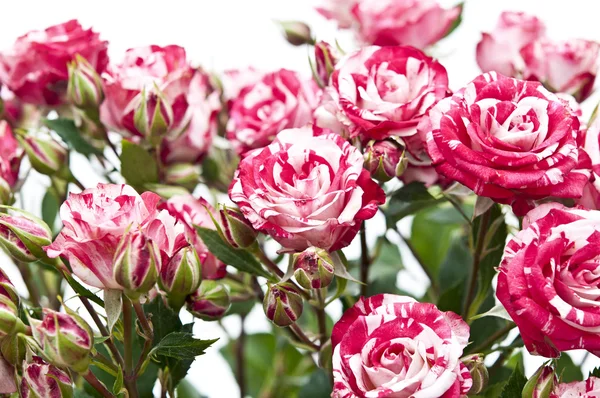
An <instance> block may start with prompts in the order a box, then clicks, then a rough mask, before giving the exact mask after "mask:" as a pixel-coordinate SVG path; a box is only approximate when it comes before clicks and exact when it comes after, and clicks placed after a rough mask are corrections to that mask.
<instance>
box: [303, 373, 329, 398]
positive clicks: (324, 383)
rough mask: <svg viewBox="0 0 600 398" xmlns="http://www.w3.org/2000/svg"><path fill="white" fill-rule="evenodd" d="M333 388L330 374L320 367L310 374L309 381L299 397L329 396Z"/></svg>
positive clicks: (319, 397)
mask: <svg viewBox="0 0 600 398" xmlns="http://www.w3.org/2000/svg"><path fill="white" fill-rule="evenodd" d="M331 389H332V386H331V383H330V382H329V376H328V375H327V373H325V371H324V370H323V369H318V370H316V371H315V372H313V374H312V375H310V379H308V383H306V384H305V385H304V386H303V387H302V389H301V390H300V393H299V394H298V398H329V397H330V396H331Z"/></svg>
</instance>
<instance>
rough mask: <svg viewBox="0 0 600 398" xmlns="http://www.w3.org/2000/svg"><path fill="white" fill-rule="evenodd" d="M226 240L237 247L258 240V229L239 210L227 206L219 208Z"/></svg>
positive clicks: (248, 244)
mask: <svg viewBox="0 0 600 398" xmlns="http://www.w3.org/2000/svg"><path fill="white" fill-rule="evenodd" d="M219 216H220V219H221V225H222V227H223V234H224V238H225V240H226V241H227V242H228V243H229V244H230V245H231V246H233V247H235V248H240V247H242V248H245V247H248V246H250V245H251V244H253V243H254V242H255V241H256V234H257V233H256V231H255V230H254V228H253V227H252V224H250V222H249V221H248V220H246V217H244V215H243V214H242V213H241V212H239V211H238V210H235V209H232V208H230V207H227V206H224V205H223V206H221V207H220V209H219Z"/></svg>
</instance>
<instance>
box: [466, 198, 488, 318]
mask: <svg viewBox="0 0 600 398" xmlns="http://www.w3.org/2000/svg"><path fill="white" fill-rule="evenodd" d="M491 217H492V212H491V209H490V210H488V211H486V212H485V213H483V215H482V216H481V222H480V223H479V231H478V232H477V243H476V246H475V252H474V253H473V266H472V267H471V277H470V281H469V290H468V291H467V299H466V300H465V307H464V309H463V318H464V319H467V317H468V315H469V309H470V307H471V303H472V302H473V299H474V298H475V289H476V288H477V274H479V265H480V264H481V260H482V258H481V257H482V255H481V253H482V252H483V249H484V247H483V246H484V242H485V235H486V233H487V229H488V225H489V223H490V218H491Z"/></svg>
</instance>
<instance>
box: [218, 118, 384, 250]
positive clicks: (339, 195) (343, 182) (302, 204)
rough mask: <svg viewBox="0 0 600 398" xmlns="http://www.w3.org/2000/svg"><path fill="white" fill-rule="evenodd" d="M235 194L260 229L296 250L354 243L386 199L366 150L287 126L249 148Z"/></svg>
mask: <svg viewBox="0 0 600 398" xmlns="http://www.w3.org/2000/svg"><path fill="white" fill-rule="evenodd" d="M229 197H230V198H231V200H232V201H233V202H235V203H237V205H238V206H239V208H240V210H241V212H242V213H243V214H244V216H245V217H246V218H247V219H248V221H250V223H251V224H252V225H253V226H254V228H255V229H256V230H259V231H264V232H266V233H268V234H269V235H271V236H272V237H273V238H274V239H275V240H276V241H278V242H279V243H280V244H281V245H282V246H283V247H284V248H285V249H289V250H296V251H303V250H304V249H306V248H308V247H310V246H316V247H319V248H322V249H326V250H330V251H334V250H338V249H340V248H342V247H345V246H347V245H349V244H350V242H351V241H352V239H353V238H354V236H355V235H356V233H357V232H358V229H359V228H360V224H361V222H362V221H363V220H367V219H370V218H372V217H373V216H374V215H375V213H376V212H377V207H378V205H380V204H383V203H384V202H385V195H384V192H383V190H382V189H381V188H379V186H378V185H377V184H376V183H375V182H374V181H373V180H371V178H370V176H369V172H368V171H367V170H365V169H363V157H362V155H361V153H360V151H359V150H358V149H356V148H355V147H353V146H352V145H350V144H349V143H348V142H347V141H345V140H344V139H343V138H342V137H341V136H339V135H337V134H334V133H326V132H324V131H323V130H321V129H319V128H317V127H315V128H311V127H304V128H301V129H289V130H284V131H282V132H281V133H279V134H278V135H277V138H276V139H275V141H273V143H271V144H270V145H269V146H267V147H266V148H263V149H257V150H254V151H251V152H248V153H247V154H246V157H245V158H244V159H242V161H241V162H240V164H239V166H238V169H237V171H236V174H235V177H234V179H233V181H232V183H231V186H230V187H229Z"/></svg>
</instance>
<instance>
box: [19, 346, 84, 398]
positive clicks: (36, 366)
mask: <svg viewBox="0 0 600 398" xmlns="http://www.w3.org/2000/svg"><path fill="white" fill-rule="evenodd" d="M72 396H73V382H72V381H71V378H70V377H69V375H68V374H67V373H66V372H64V371H62V370H60V369H58V368H57V367H56V366H53V365H50V364H48V363H46V362H44V360H43V359H42V358H40V357H38V356H34V357H32V358H31V362H29V363H24V364H23V378H22V379H21V397H22V398H63V397H65V398H66V397H72Z"/></svg>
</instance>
